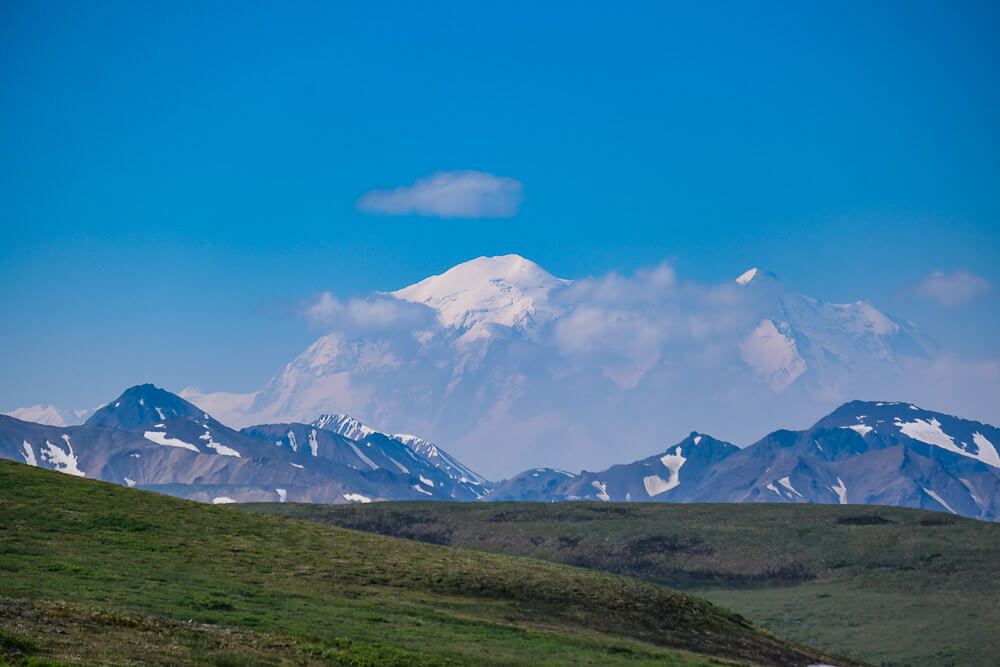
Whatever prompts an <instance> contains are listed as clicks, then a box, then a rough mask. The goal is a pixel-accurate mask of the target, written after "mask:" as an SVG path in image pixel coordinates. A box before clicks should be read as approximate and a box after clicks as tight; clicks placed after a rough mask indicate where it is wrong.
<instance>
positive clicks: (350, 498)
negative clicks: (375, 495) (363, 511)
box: [341, 493, 372, 503]
mask: <svg viewBox="0 0 1000 667" xmlns="http://www.w3.org/2000/svg"><path fill="white" fill-rule="evenodd" d="M341 498H343V499H344V500H346V501H347V502H349V503H370V502H371V501H372V499H371V498H369V497H368V496H363V495H361V494H360V493H345V494H344V495H342V496H341Z"/></svg>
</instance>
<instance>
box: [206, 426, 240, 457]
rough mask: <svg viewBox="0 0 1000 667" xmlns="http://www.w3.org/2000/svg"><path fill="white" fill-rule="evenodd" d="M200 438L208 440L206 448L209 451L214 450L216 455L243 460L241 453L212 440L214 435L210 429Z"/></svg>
mask: <svg viewBox="0 0 1000 667" xmlns="http://www.w3.org/2000/svg"><path fill="white" fill-rule="evenodd" d="M198 437H199V439H201V440H207V441H208V443H207V444H206V445H205V446H206V447H208V448H209V449H214V450H215V451H216V453H218V454H220V455H222V456H235V457H236V458H242V457H241V456H240V453H239V452H238V451H236V450H235V449H233V448H232V447H227V446H226V445H223V444H222V443H220V442H216V441H215V440H212V433H211V432H210V431H209V430H208V429H205V432H204V433H203V434H201V435H200V436H198Z"/></svg>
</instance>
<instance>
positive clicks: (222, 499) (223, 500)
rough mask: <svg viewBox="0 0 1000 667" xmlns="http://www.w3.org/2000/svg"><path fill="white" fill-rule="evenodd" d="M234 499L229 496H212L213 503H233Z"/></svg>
mask: <svg viewBox="0 0 1000 667" xmlns="http://www.w3.org/2000/svg"><path fill="white" fill-rule="evenodd" d="M235 502H236V501H235V500H233V499H232V498H230V497H229V496H219V497H217V498H212V504H213V505H228V504H229V503H235Z"/></svg>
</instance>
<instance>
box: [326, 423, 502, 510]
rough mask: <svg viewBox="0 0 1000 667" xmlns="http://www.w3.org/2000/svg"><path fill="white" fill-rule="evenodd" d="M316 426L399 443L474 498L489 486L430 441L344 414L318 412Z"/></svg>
mask: <svg viewBox="0 0 1000 667" xmlns="http://www.w3.org/2000/svg"><path fill="white" fill-rule="evenodd" d="M312 425H313V426H315V427H316V428H318V429H323V430H326V431H330V432H333V433H336V434H338V435H342V436H344V437H347V438H351V439H352V440H358V441H366V439H368V440H370V439H371V438H372V436H375V435H379V436H382V437H383V438H388V439H390V440H393V441H395V442H398V443H400V444H402V445H403V446H404V447H406V448H407V449H408V450H409V451H410V452H412V453H413V455H415V456H418V457H420V458H421V459H422V460H424V461H426V462H427V463H429V464H430V465H432V466H434V467H435V468H436V469H437V470H440V471H441V472H443V473H444V474H445V475H447V476H448V477H449V478H450V479H451V480H452V481H453V482H455V483H456V484H458V485H460V486H461V487H462V488H464V489H465V490H466V491H467V492H468V493H470V494H472V496H473V497H474V498H479V497H481V496H483V495H484V494H485V493H486V491H487V490H488V488H489V482H488V481H487V480H486V479H485V478H483V477H482V476H481V475H479V474H478V473H476V472H475V471H474V470H472V469H470V468H469V467H468V466H465V465H463V464H462V463H461V462H460V461H458V459H456V458H455V457H454V456H452V455H451V454H449V453H448V452H446V451H444V450H443V449H441V448H440V447H438V446H437V445H435V444H434V443H433V442H430V441H428V440H424V439H423V438H420V437H417V436H415V435H410V434H408V433H380V432H379V431H376V430H375V429H373V428H372V427H370V426H368V425H367V424H363V423H361V422H360V421H358V420H357V419H354V418H353V417H350V416H348V415H322V416H320V417H319V418H318V419H317V420H316V421H314V422H313V423H312Z"/></svg>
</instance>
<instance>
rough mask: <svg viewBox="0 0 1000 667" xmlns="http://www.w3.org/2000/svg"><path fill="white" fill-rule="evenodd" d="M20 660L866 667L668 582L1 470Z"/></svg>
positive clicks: (8, 589)
mask: <svg viewBox="0 0 1000 667" xmlns="http://www.w3.org/2000/svg"><path fill="white" fill-rule="evenodd" d="M0 525H2V526H3V530H2V531H0V655H2V656H3V657H4V659H5V660H6V661H7V662H12V663H14V664H40V663H39V661H42V663H44V661H45V660H48V659H56V660H59V661H65V662H104V661H108V660H111V661H114V662H121V663H137V662H139V663H147V664H148V663H160V664H177V663H185V664H186V663H195V662H196V663H201V664H288V663H293V664H330V663H334V664H354V665H376V664H401V665H410V664H414V665H418V664H470V663H475V664H616V663H619V664H625V663H628V664H667V665H719V664H734V663H735V664H765V665H788V666H794V667H804V666H805V665H809V664H820V663H830V664H851V663H847V662H844V661H841V660H835V659H834V658H832V657H830V656H828V655H824V654H822V653H819V652H817V651H813V650H811V649H808V648H805V647H802V646H798V645H794V644H790V643H788V642H785V641H782V640H780V639H777V638H776V637H774V636H773V635H771V634H769V633H767V632H764V631H761V630H758V629H757V628H755V627H754V626H753V625H751V624H750V623H749V622H747V621H746V620H744V619H743V618H742V617H740V616H738V615H736V614H733V613H731V612H728V611H725V610H723V609H721V608H719V607H716V606H714V605H712V604H710V603H707V602H704V601H702V600H700V599H698V598H695V597H691V596H689V595H686V594H682V593H677V592H674V591H671V590H669V589H666V588H663V587H661V586H658V585H655V584H651V583H646V582H641V581H637V580H634V579H629V578H627V577H621V576H618V575H612V574H607V573H601V572H596V571H591V570H586V569H581V568H573V567H566V566H564V565H558V564H553V563H547V562H544V561H540V560H533V559H526V558H520V557H514V556H507V555H495V554H487V553H483V552H479V551H470V550H464V549H455V548H447V547H442V546H435V545H427V544H420V543H417V542H413V541H406V540H400V539H396V538H391V537H383V536H378V535H371V534H366V533H361V532H356V531H352V530H345V529H342V528H337V527H331V526H325V525H318V524H317V523H315V522H306V521H298V520H295V519H289V518H282V517H270V516H263V515H259V514H252V513H248V512H243V511H239V510H236V509H233V508H232V507H218V506H210V505H204V504H198V503H193V502H190V501H186V500H181V499H177V498H172V497H168V496H163V495H158V494H152V493H147V492H144V491H140V490H137V489H128V488H125V487H122V486H118V485H114V484H108V483H103V482H98V481H95V480H89V479H80V478H77V477H74V476H70V475H61V474H56V473H54V472H52V471H48V470H40V469H37V468H34V467H31V466H27V465H23V464H18V463H13V462H9V461H0Z"/></svg>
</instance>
